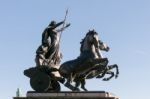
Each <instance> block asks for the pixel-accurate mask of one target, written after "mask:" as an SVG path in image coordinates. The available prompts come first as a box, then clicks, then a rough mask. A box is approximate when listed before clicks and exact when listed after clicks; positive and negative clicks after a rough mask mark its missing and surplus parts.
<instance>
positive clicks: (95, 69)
mask: <svg viewBox="0 0 150 99" xmlns="http://www.w3.org/2000/svg"><path fill="white" fill-rule="evenodd" d="M91 32H94V33H93V35H94V34H96V35H95V36H97V37H98V35H97V33H96V32H95V31H91ZM85 39H86V37H85V38H84V39H83V40H82V42H81V48H80V50H81V54H82V52H84V51H86V49H87V47H86V45H85V44H86V43H85ZM97 40H98V39H97ZM97 43H98V44H96V46H93V49H95V51H96V52H97V53H96V54H97V56H98V58H99V59H101V60H104V61H103V62H101V63H99V64H96V65H95V66H92V68H91V69H89V70H88V71H86V72H84V73H81V74H79V75H77V76H76V78H75V79H74V82H75V87H76V88H78V87H79V85H80V84H81V88H82V89H83V90H84V91H87V89H86V88H85V83H86V82H85V79H92V78H95V77H96V78H102V77H104V76H105V74H109V75H110V76H109V77H107V78H103V80H104V81H108V80H110V79H111V78H112V77H114V76H115V78H117V77H118V75H119V69H118V66H117V64H114V65H107V64H108V59H107V58H103V56H102V54H101V51H106V52H108V51H109V47H108V46H107V45H106V44H104V43H103V42H102V41H100V40H98V42H97ZM114 68H115V69H116V73H114V72H113V71H111V70H112V69H114Z"/></svg>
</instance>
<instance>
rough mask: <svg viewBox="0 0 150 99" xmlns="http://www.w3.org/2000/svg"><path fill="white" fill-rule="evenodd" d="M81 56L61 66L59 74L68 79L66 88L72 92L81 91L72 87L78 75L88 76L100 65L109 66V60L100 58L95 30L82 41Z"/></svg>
mask: <svg viewBox="0 0 150 99" xmlns="http://www.w3.org/2000/svg"><path fill="white" fill-rule="evenodd" d="M82 43H83V44H82V45H81V49H80V50H81V54H80V56H79V57H78V58H77V59H74V60H70V61H67V62H65V63H63V64H61V66H60V68H59V72H60V74H61V76H63V77H64V78H66V79H67V82H66V83H65V86H66V87H68V88H70V89H71V90H79V89H78V88H77V87H74V86H72V85H71V82H72V81H74V79H75V78H76V77H78V75H82V74H86V73H87V72H88V73H89V71H91V70H95V66H97V65H99V64H100V63H105V65H107V63H108V60H107V58H100V57H101V54H100V53H99V39H98V34H97V33H96V32H95V31H94V30H93V31H89V32H88V33H87V34H86V36H85V38H84V39H83V40H82Z"/></svg>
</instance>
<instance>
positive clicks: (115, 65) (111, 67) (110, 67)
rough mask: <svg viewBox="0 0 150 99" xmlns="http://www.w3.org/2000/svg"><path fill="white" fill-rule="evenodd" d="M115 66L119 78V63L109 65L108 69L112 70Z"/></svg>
mask: <svg viewBox="0 0 150 99" xmlns="http://www.w3.org/2000/svg"><path fill="white" fill-rule="evenodd" d="M113 68H116V74H115V78H117V77H118V75H119V68H118V65H117V64H114V65H110V66H108V70H111V69H113Z"/></svg>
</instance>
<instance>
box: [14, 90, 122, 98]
mask: <svg viewBox="0 0 150 99" xmlns="http://www.w3.org/2000/svg"><path fill="white" fill-rule="evenodd" d="M13 99H119V98H118V97H117V96H116V95H114V94H112V93H109V92H105V91H88V92H68V91H63V92H58V93H56V92H50V93H37V92H31V91H30V92H27V95H26V97H14V98H13Z"/></svg>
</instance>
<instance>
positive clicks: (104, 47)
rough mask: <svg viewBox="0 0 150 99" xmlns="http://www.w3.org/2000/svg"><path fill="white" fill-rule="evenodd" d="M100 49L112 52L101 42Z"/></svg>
mask: <svg viewBox="0 0 150 99" xmlns="http://www.w3.org/2000/svg"><path fill="white" fill-rule="evenodd" d="M99 49H100V50H103V51H106V52H108V51H109V50H110V48H109V47H108V45H106V44H105V43H103V42H101V41H100V40H99Z"/></svg>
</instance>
